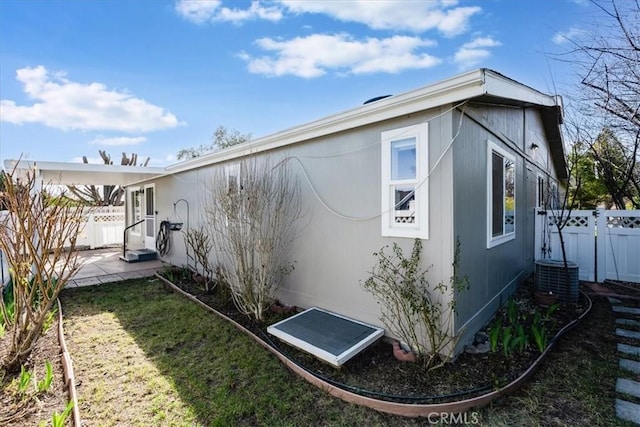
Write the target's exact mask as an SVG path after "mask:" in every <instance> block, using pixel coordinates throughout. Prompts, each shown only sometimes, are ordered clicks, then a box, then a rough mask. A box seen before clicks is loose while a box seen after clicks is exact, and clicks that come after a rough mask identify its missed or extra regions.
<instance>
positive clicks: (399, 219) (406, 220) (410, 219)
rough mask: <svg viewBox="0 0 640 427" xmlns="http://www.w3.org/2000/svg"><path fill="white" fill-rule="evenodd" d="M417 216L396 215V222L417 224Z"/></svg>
mask: <svg viewBox="0 0 640 427" xmlns="http://www.w3.org/2000/svg"><path fill="white" fill-rule="evenodd" d="M415 222H416V217H415V216H403V217H396V224H415Z"/></svg>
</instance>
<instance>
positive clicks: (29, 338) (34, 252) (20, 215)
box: [0, 169, 83, 372]
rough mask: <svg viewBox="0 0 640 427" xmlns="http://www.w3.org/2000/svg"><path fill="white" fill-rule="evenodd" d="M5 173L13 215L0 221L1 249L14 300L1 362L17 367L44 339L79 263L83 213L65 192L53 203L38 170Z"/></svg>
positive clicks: (0, 306)
mask: <svg viewBox="0 0 640 427" xmlns="http://www.w3.org/2000/svg"><path fill="white" fill-rule="evenodd" d="M3 174H4V183H5V191H4V194H3V195H2V197H3V202H4V203H5V205H6V206H7V208H8V210H9V214H8V215H6V216H4V218H2V219H1V220H0V249H2V251H3V253H4V255H5V259H6V260H7V263H8V266H9V271H10V275H11V286H12V293H13V304H12V307H11V308H10V307H8V306H6V305H5V303H4V300H3V298H0V311H1V312H2V317H3V321H4V322H5V327H6V329H7V335H8V336H9V338H8V340H9V349H8V352H7V353H6V355H5V357H4V358H3V360H2V361H0V364H1V365H2V367H3V368H4V369H6V370H7V371H9V372H16V371H19V369H20V365H21V364H23V363H24V361H25V360H26V359H27V358H28V357H29V354H30V353H31V351H32V349H33V347H34V345H35V343H36V342H37V340H38V339H39V338H40V336H41V334H42V331H43V326H44V325H45V324H46V322H47V318H48V317H49V316H50V310H51V308H52V306H53V304H54V302H55V301H56V299H57V297H58V294H59V293H60V291H61V290H62V288H63V287H64V286H65V284H66V283H67V281H68V280H69V278H70V277H71V276H72V275H73V273H75V271H76V270H77V268H78V266H77V264H76V260H77V253H76V252H75V246H76V237H77V235H78V233H79V232H80V231H81V228H82V226H83V213H82V209H77V208H76V207H74V206H72V205H71V204H70V202H69V201H68V200H67V199H65V198H64V197H61V198H59V199H57V200H56V201H55V203H50V202H49V201H50V200H52V199H51V198H50V197H49V196H48V195H47V193H46V192H45V191H44V190H43V189H41V188H40V187H39V185H38V184H39V183H38V182H37V179H36V173H35V171H34V170H27V171H26V173H25V174H24V176H20V177H19V176H18V175H19V173H18V171H17V169H14V170H13V171H12V172H10V173H6V172H3ZM20 175H23V174H20ZM65 245H66V246H67V247H66V248H65ZM0 294H1V292H0Z"/></svg>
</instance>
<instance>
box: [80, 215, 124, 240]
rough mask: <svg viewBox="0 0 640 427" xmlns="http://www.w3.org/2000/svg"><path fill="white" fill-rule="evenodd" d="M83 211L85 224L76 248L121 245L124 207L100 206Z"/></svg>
mask: <svg viewBox="0 0 640 427" xmlns="http://www.w3.org/2000/svg"><path fill="white" fill-rule="evenodd" d="M85 210H86V214H85V224H84V228H83V230H82V232H81V233H80V235H79V236H78V239H77V241H76V246H78V247H89V248H91V249H96V248H103V247H107V246H116V245H122V232H123V231H124V222H125V218H124V215H125V210H124V206H101V207H97V208H92V209H85Z"/></svg>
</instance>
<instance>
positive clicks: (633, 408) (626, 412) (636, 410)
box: [616, 399, 640, 424]
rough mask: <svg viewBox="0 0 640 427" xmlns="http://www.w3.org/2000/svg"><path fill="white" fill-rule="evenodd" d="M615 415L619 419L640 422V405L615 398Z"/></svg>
mask: <svg viewBox="0 0 640 427" xmlns="http://www.w3.org/2000/svg"><path fill="white" fill-rule="evenodd" d="M616 415H617V416H618V418H620V419H621V420H627V421H631V422H632V423H636V424H640V405H638V404H637V403H632V402H627V401H626V400H620V399H616Z"/></svg>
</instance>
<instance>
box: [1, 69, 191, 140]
mask: <svg viewBox="0 0 640 427" xmlns="http://www.w3.org/2000/svg"><path fill="white" fill-rule="evenodd" d="M16 75H17V77H16V78H17V80H18V81H19V82H21V83H22V84H23V86H24V92H25V93H26V94H27V95H28V96H29V98H31V99H33V100H35V101H36V102H35V103H34V104H33V105H29V106H23V105H16V103H15V101H12V100H8V99H3V100H0V121H2V122H8V123H14V124H19V125H22V124H24V123H40V124H43V125H46V126H49V127H52V128H57V129H63V130H76V129H79V130H112V131H121V132H149V131H155V130H160V129H168V128H174V127H176V126H179V125H182V124H184V123H181V122H179V121H178V119H177V118H176V116H174V115H173V114H171V113H169V112H167V111H165V110H164V109H163V108H161V107H158V106H156V105H153V104H150V103H148V102H147V101H145V100H144V99H141V98H136V97H134V96H133V95H131V94H129V93H127V92H118V91H115V90H109V89H108V88H106V87H105V85H103V84H101V83H76V82H72V81H70V80H68V79H67V78H66V77H65V74H64V73H62V72H58V73H49V72H48V71H47V70H46V69H45V68H44V67H43V66H41V65H39V66H37V67H35V68H30V67H27V68H21V69H19V70H17V72H16Z"/></svg>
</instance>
